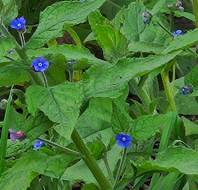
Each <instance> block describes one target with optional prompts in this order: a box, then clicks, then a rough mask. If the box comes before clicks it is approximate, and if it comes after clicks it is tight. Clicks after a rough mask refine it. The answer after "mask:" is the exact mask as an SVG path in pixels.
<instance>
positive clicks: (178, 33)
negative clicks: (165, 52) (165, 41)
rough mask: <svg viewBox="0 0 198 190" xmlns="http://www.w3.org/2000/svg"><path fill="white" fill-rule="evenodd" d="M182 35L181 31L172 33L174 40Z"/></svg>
mask: <svg viewBox="0 0 198 190" xmlns="http://www.w3.org/2000/svg"><path fill="white" fill-rule="evenodd" d="M182 34H183V31H182V30H176V31H175V32H173V33H172V35H173V37H174V38H176V37H178V36H181V35H182Z"/></svg>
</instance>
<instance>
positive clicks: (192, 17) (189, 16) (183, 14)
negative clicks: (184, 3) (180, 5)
mask: <svg viewBox="0 0 198 190" xmlns="http://www.w3.org/2000/svg"><path fill="white" fill-rule="evenodd" d="M174 14H175V16H176V17H184V18H187V19H188V20H191V21H193V22H195V15H194V14H192V13H189V12H183V11H175V12H174Z"/></svg>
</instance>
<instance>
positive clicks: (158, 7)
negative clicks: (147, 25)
mask: <svg viewBox="0 0 198 190" xmlns="http://www.w3.org/2000/svg"><path fill="white" fill-rule="evenodd" d="M166 1H167V0H159V1H157V3H156V4H155V6H154V7H153V8H152V10H151V14H152V15H155V14H157V13H158V12H160V10H161V9H162V7H163V6H164V5H165V3H166Z"/></svg>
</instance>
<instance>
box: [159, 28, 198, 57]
mask: <svg viewBox="0 0 198 190" xmlns="http://www.w3.org/2000/svg"><path fill="white" fill-rule="evenodd" d="M196 43H198V29H194V30H193V31H190V32H187V33H186V34H184V35H182V36H178V37H177V38H175V39H174V40H173V41H172V42H171V43H170V44H169V46H168V47H167V48H166V49H165V50H164V51H163V52H162V53H163V54H167V53H170V52H172V51H176V50H179V49H184V48H187V47H190V46H192V45H194V44H196Z"/></svg>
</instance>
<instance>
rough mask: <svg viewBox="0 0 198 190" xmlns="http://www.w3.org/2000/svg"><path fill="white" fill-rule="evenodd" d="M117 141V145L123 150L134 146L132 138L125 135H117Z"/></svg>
mask: <svg viewBox="0 0 198 190" xmlns="http://www.w3.org/2000/svg"><path fill="white" fill-rule="evenodd" d="M115 139H116V143H117V145H118V146H120V147H122V148H128V147H129V146H130V145H131V144H132V137H131V136H130V135H127V134H125V133H120V134H117V135H116V137H115Z"/></svg>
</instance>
